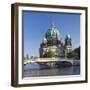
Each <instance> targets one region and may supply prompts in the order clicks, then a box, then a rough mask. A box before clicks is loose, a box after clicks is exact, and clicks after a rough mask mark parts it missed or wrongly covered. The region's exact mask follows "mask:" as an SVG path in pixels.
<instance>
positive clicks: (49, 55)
mask: <svg viewBox="0 0 90 90" xmlns="http://www.w3.org/2000/svg"><path fill="white" fill-rule="evenodd" d="M46 57H49V58H52V57H55V52H53V51H49V52H47V54H46Z"/></svg>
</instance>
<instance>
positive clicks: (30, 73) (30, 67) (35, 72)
mask: <svg viewBox="0 0 90 90" xmlns="http://www.w3.org/2000/svg"><path fill="white" fill-rule="evenodd" d="M23 74H24V77H37V76H60V75H79V74H80V66H70V67H59V68H47V69H45V68H44V69H41V66H40V65H39V64H37V63H32V64H27V65H25V66H24V73H23Z"/></svg>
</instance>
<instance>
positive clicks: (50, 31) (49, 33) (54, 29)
mask: <svg viewBox="0 0 90 90" xmlns="http://www.w3.org/2000/svg"><path fill="white" fill-rule="evenodd" d="M46 35H47V36H51V37H53V36H58V37H60V33H59V31H58V29H57V27H56V26H55V24H54V23H52V24H51V27H50V28H49V29H48V31H47V32H46Z"/></svg>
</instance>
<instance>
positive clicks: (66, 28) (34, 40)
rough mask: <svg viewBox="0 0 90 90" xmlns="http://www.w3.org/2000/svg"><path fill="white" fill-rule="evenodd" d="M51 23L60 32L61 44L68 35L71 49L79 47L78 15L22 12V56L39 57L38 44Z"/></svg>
mask: <svg viewBox="0 0 90 90" xmlns="http://www.w3.org/2000/svg"><path fill="white" fill-rule="evenodd" d="M52 22H54V23H55V25H56V26H57V28H58V31H59V32H60V35H61V37H62V42H64V39H65V36H66V35H67V34H70V35H71V37H72V45H73V47H77V46H79V45H80V15H79V14H66V13H62V14H60V13H59V14H58V13H47V12H44V13H43V12H32V11H23V27H24V56H25V55H26V54H29V56H39V47H40V43H41V42H42V39H43V37H44V35H45V33H46V31H47V30H48V29H49V27H50V25H51V23H52Z"/></svg>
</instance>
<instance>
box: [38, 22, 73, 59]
mask: <svg viewBox="0 0 90 90" xmlns="http://www.w3.org/2000/svg"><path fill="white" fill-rule="evenodd" d="M71 40H72V39H71V36H70V35H69V34H68V35H66V37H65V41H64V43H63V42H62V40H61V35H60V32H59V31H58V29H57V27H56V26H55V24H54V23H52V24H51V27H50V28H49V29H48V30H47V32H46V33H45V36H44V38H43V40H42V42H41V44H40V48H39V55H40V58H43V57H44V55H45V54H47V52H49V51H52V52H54V53H55V56H56V57H62V56H65V55H67V53H70V52H71V51H72V43H71Z"/></svg>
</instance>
